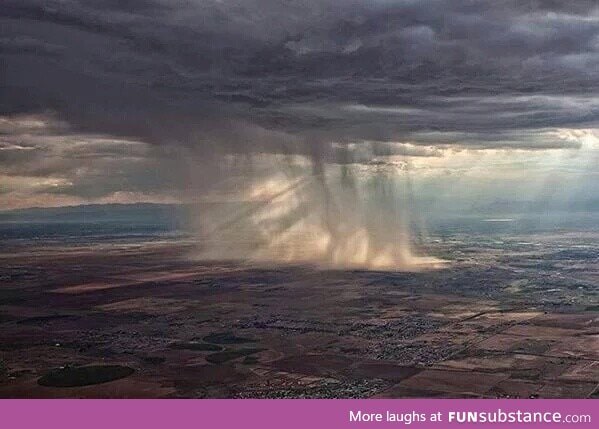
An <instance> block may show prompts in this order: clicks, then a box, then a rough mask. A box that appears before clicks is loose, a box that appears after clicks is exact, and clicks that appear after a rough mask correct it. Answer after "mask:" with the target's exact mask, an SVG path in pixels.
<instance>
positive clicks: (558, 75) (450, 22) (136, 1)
mask: <svg viewBox="0 0 599 429" xmlns="http://www.w3.org/2000/svg"><path fill="white" fill-rule="evenodd" d="M0 55H1V57H2V58H1V60H0V85H1V88H0V94H1V97H0V209H2V208H11V207H28V206H39V205H65V204H77V203H83V202H131V201H186V200H188V199H193V198H194V197H195V196H203V197H205V196H206V195H208V194H210V193H211V192H212V193H213V191H211V189H213V184H214V183H216V182H219V183H220V182H222V181H223V180H224V179H225V178H226V175H227V174H231V171H234V169H231V165H237V164H236V163H243V164H244V167H243V169H242V170H243V171H244V172H245V173H244V174H247V172H248V171H254V170H253V169H254V168H255V169H258V170H260V169H262V170H264V164H266V165H270V166H273V165H278V163H283V162H284V163H285V165H286V166H289V165H293V166H294V168H295V167H297V168H301V165H302V162H301V160H302V159H304V158H305V159H309V160H311V161H312V163H314V160H317V163H320V162H322V163H323V164H325V165H351V166H352V168H353V169H354V170H356V171H359V172H360V174H363V175H368V174H371V173H372V172H373V171H374V172H376V171H380V170H381V169H385V168H386V169H390V171H392V172H393V174H397V176H398V177H400V178H401V177H402V176H405V175H407V174H409V177H410V180H411V181H412V186H413V191H414V193H415V195H416V197H417V198H420V197H421V198H425V199H438V200H439V201H452V202H453V203H454V204H455V203H456V202H459V204H464V205H477V204H485V203H487V202H493V201H495V200H503V199H509V198H512V199H518V200H530V199H535V198H540V199H544V198H545V199H547V198H559V199H563V200H564V201H570V200H581V201H582V200H592V199H594V198H596V197H599V195H597V191H596V190H595V188H596V183H597V182H598V181H597V179H598V178H599V165H598V164H599V163H597V160H599V131H598V130H599V6H598V3H597V1H596V0H589V1H585V0H577V1H561V0H495V1H476V2H475V1H440V0H437V1H432V0H431V1H426V0H418V1H417V0H414V1H409V0H370V1H352V0H309V1H307V0H293V1H292V0H279V1H275V0H236V1H230V0H220V1H217V0H212V1H211V0H158V1H146V0H127V1H124V0H97V1H84V0H81V1H77V0H55V1H52V0H45V1H41V0H37V1H35V0H3V1H2V7H1V8H0ZM283 159H284V161H283ZM223 160H227V163H228V164H227V166H226V168H224V167H223V165H222V164H223V163H224V161H223ZM290 160H291V161H290ZM250 163H251V164H252V167H251V168H250V167H248V166H247V165H248V164H250ZM298 166H299V167H298ZM223 168H224V170H223ZM286 168H287V167H286ZM223 171H225V173H223ZM227 172H228V173H227Z"/></svg>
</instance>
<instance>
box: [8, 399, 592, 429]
mask: <svg viewBox="0 0 599 429" xmlns="http://www.w3.org/2000/svg"><path fill="white" fill-rule="evenodd" d="M597 404H599V403H598V402H594V401H593V400H567V399H566V400H562V399H557V400H485V399H481V400H476V399H474V400H473V399H469V400H435V399H427V400H424V399H422V400H421V399H406V400H2V401H0V415H1V416H2V418H1V421H2V427H6V428H11V429H20V428H24V429H26V428H36V429H37V428H43V429H53V428H56V429H114V428H138V427H139V428H144V429H154V428H156V429H158V428H160V429H166V428H177V429H179V428H182V429H184V428H194V429H198V428H210V429H212V428H261V429H270V428H272V429H275V428H276V429H306V428H327V429H328V428H366V427H368V428H391V427H398V425H399V426H402V425H403V426H409V427H414V428H421V429H427V428H443V429H446V428H457V427H472V428H478V427H481V428H490V429H491V428H531V429H532V428H553V427H560V426H562V427H564V426H565V427H567V428H596V427H598V426H597V425H598V423H597V422H599V412H598V411H597Z"/></svg>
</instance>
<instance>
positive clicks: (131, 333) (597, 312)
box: [0, 233, 599, 398]
mask: <svg viewBox="0 0 599 429" xmlns="http://www.w3.org/2000/svg"><path fill="white" fill-rule="evenodd" d="M485 237H486V236H485ZM485 237H474V236H472V235H463V236H461V235H460V234H453V235H451V236H445V237H437V238H435V239H431V240H430V241H429V242H428V243H427V244H426V246H427V247H428V250H429V253H431V254H434V255H436V256H440V257H447V258H448V259H451V261H452V263H451V264H450V265H449V266H448V268H446V269H442V270H438V271H429V272H423V273H388V272H366V271H326V270H317V269H314V268H310V267H298V266H295V267H291V266H290V267H279V268H276V269H274V268H271V269H265V268H256V267H249V266H247V265H242V264H236V263H231V262H229V263H216V262H210V263H208V262H203V263H202V262H192V261H190V260H188V259H187V258H186V257H185V255H186V254H187V251H188V250H189V244H187V243H185V242H184V241H181V240H180V239H174V238H169V239H164V240H157V239H152V240H121V241H118V240H117V241H110V240H108V241H97V242H93V243H87V244H83V243H79V244H70V245H68V246H63V245H59V244H51V243H48V242H41V243H39V244H35V243H34V242H32V241H29V240H27V241H26V242H22V241H18V240H17V241H13V242H10V243H9V244H7V245H5V246H3V247H2V252H1V254H0V284H1V287H0V397H5V398H7V397H27V398H38V397H39V398H48V397H102V398H106V397H110V398H125V397H127V398H131V397H134V398H138V397H150V398H154V397H186V398H187V397H190V398H205V397H227V398H229V397H233V398H248V397H251V398H286V397H310V398H320V397H332V398H345V397H359V398H362V397H394V398H395V397H524V398H528V397H547V398H553V397H562V398H585V397H593V396H597V395H598V391H599V390H598V385H599V301H598V299H597V297H598V291H599V288H598V284H599V244H597V243H599V240H597V238H599V236H598V235H597V234H593V233H586V234H583V235H580V234H573V233H572V234H566V233H560V234H557V235H556V234H529V235H527V236H516V235H512V236H510V238H509V239H497V238H489V237H487V238H485ZM474 243H476V244H474Z"/></svg>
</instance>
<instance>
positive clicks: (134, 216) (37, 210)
mask: <svg viewBox="0 0 599 429" xmlns="http://www.w3.org/2000/svg"><path fill="white" fill-rule="evenodd" d="M186 213H187V208H186V206H184V205H180V204H153V203H136V204H89V205H79V206H64V207H34V208H26V209H14V210H6V211H0V222H65V223H66V222H77V223H81V222H132V223H156V222H160V223H163V222H173V221H182V220H184V219H185V217H186Z"/></svg>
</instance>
